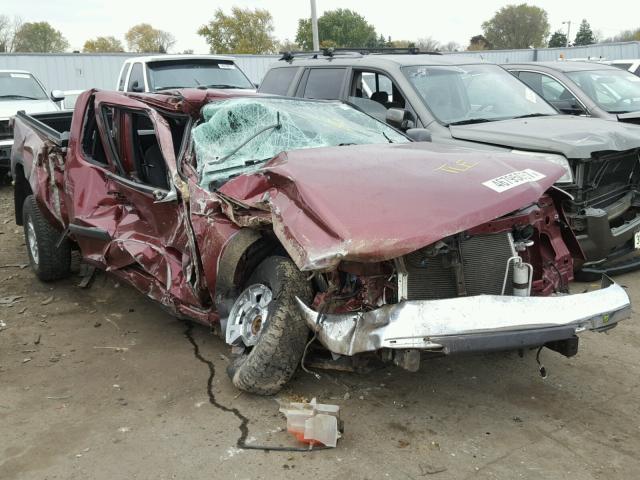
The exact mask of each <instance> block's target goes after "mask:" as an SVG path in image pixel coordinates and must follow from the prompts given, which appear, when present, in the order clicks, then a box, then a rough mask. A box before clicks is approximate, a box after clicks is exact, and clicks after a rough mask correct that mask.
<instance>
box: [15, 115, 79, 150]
mask: <svg viewBox="0 0 640 480" xmlns="http://www.w3.org/2000/svg"><path fill="white" fill-rule="evenodd" d="M72 115H73V111H61V112H47V113H32V114H27V113H25V112H24V111H20V112H18V113H17V114H16V117H17V118H19V119H20V120H21V121H22V122H24V123H25V124H27V125H29V126H30V127H31V128H33V129H34V130H36V131H37V132H38V133H40V134H41V135H44V136H45V137H46V138H47V139H48V140H50V141H52V142H53V143H55V144H56V145H58V146H59V147H66V146H67V142H68V141H69V130H70V128H71V117H72Z"/></svg>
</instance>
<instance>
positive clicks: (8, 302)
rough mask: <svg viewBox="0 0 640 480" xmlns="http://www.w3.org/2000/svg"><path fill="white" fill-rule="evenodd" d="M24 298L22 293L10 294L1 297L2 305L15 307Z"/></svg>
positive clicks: (0, 303)
mask: <svg viewBox="0 0 640 480" xmlns="http://www.w3.org/2000/svg"><path fill="white" fill-rule="evenodd" d="M21 299H22V295H9V296H8V297H0V305H2V306H3V307H13V306H14V305H15V304H16V303H18V302H19V301H20V300H21Z"/></svg>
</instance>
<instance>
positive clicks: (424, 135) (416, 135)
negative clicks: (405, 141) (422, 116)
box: [405, 128, 431, 142]
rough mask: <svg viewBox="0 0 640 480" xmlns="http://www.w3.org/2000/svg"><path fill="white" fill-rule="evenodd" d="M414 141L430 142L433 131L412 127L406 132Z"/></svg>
mask: <svg viewBox="0 0 640 480" xmlns="http://www.w3.org/2000/svg"><path fill="white" fill-rule="evenodd" d="M405 133H406V134H407V137H409V138H410V139H411V140H413V141H414V142H430V141H431V132H430V131H429V130H427V129H426V128H410V129H409V130H407V131H406V132H405Z"/></svg>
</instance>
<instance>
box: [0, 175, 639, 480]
mask: <svg viewBox="0 0 640 480" xmlns="http://www.w3.org/2000/svg"><path fill="white" fill-rule="evenodd" d="M0 205H1V208H0V299H2V300H0V321H1V323H0V329H1V331H0V433H1V435H0V478H1V479H5V480H9V479H21V480H22V479H25V480H26V479H133V478H136V479H170V478H178V479H185V478H189V479H197V478H214V479H218V478H220V479H222V478H238V479H271V478H322V479H327V480H329V479H341V480H342V479H345V478H346V479H353V480H356V479H378V478H383V479H384V478H392V479H396V478H397V479H418V478H437V479H465V478H478V479H489V478H500V479H514V478H524V479H556V478H579V479H581V480H587V479H608V480H611V479H630V478H637V477H638V472H640V455H638V451H640V402H638V400H639V399H640V380H639V379H640V326H639V325H638V315H637V314H634V317H633V318H632V319H631V320H628V321H626V322H624V323H623V324H621V325H620V326H619V327H618V328H616V329H614V330H613V331H611V333H610V334H594V333H588V334H585V335H584V336H583V337H582V339H581V348H580V352H579V354H578V355H577V356H576V357H574V358H571V359H567V358H564V357H562V356H560V355H558V354H556V353H554V352H551V351H549V350H544V351H543V352H542V356H541V358H542V361H543V362H544V364H545V366H546V368H547V370H548V373H549V376H548V378H546V379H543V378H541V377H540V375H539V374H538V369H537V366H536V362H535V355H534V354H532V353H528V354H526V355H525V357H524V358H520V357H518V356H517V355H516V354H514V353H504V354H495V355H486V356H475V357H458V358H438V359H434V360H429V361H427V362H423V364H422V368H421V370H420V372H418V373H415V374H412V373H408V372H405V371H403V370H401V369H398V368H394V367H389V368H386V369H384V370H381V371H377V372H375V373H371V374H367V375H356V374H352V373H336V372H332V373H326V372H321V375H322V377H321V378H320V379H319V380H317V379H316V378H314V377H313V376H311V375H309V374H306V373H304V372H298V374H297V375H296V376H295V378H294V380H293V381H292V382H291V384H290V385H289V387H288V388H287V389H286V390H285V391H283V392H281V394H280V395H278V396H277V397H272V398H264V397H255V396H251V395H248V394H239V392H238V391H237V390H235V389H234V388H233V387H232V386H231V384H230V382H229V380H228V378H227V376H226V373H225V368H226V364H227V355H228V349H227V347H226V345H225V344H224V342H223V341H221V340H220V339H218V338H217V337H215V336H213V335H212V334H211V333H210V332H209V331H208V329H207V328H204V327H202V326H197V325H196V326H193V327H189V326H188V325H187V324H185V323H184V322H182V321H178V320H176V319H175V318H173V317H171V316H170V315H168V314H167V313H165V312H164V311H162V310H161V309H160V308H158V306H156V305H155V304H153V303H152V302H151V301H149V300H147V299H146V298H145V297H143V296H142V295H140V294H138V293H136V292H135V291H133V290H132V289H130V288H128V287H127V286H126V285H119V284H117V283H116V282H115V280H114V279H113V278H111V277H108V276H106V275H99V276H98V277H97V278H96V279H95V281H94V283H93V285H92V287H91V288H90V289H86V290H83V289H81V288H79V287H77V286H76V284H77V283H78V278H77V277H75V278H72V279H69V280H67V281H63V282H59V283H55V284H43V283H41V282H39V281H37V280H36V279H35V277H34V276H33V274H32V273H31V271H30V269H29V268H23V267H24V266H25V264H26V263H27V255H26V250H25V247H24V240H23V234H22V229H21V227H17V226H16V225H15V223H14V221H13V202H12V190H11V187H6V186H5V187H1V188H0ZM638 279H640V273H639V274H633V275H627V276H623V277H620V278H619V282H620V283H621V284H623V285H625V286H626V287H627V288H628V289H629V292H630V294H631V295H632V298H640V288H639V286H640V285H639V283H638ZM10 297H17V298H14V299H13V301H12V299H11V298H10ZM194 346H196V347H197V348H198V349H199V355H196V351H195V348H194ZM210 367H211V368H210ZM210 374H213V377H212V380H211V382H212V383H211V385H212V388H211V392H212V394H213V395H214V397H215V398H214V400H215V402H214V403H211V402H210V398H209V395H208V391H207V381H208V379H209V377H210ZM312 397H317V398H318V401H321V402H325V403H335V404H338V405H340V407H341V409H342V418H343V419H344V422H345V434H344V438H343V439H342V440H340V442H339V444H338V447H337V448H336V449H335V450H325V451H314V452H303V453H297V452H294V453H292V452H270V453H265V452H262V451H251V450H240V449H238V448H236V442H237V440H238V438H239V437H240V436H241V429H240V427H241V425H242V423H243V419H246V422H247V424H246V426H247V428H248V434H247V440H248V441H249V442H255V443H256V444H274V445H294V444H295V443H294V442H293V441H292V440H291V439H290V438H289V437H288V435H287V434H286V432H283V431H282V430H283V427H284V426H285V421H284V418H283V417H281V415H280V414H279V413H278V405H279V404H278V402H286V401H290V400H292V399H300V398H306V399H311V398H312ZM215 403H217V404H219V405H221V406H222V407H223V409H221V408H218V407H216V406H215ZM232 408H235V409H237V410H236V413H234V412H232V411H230V410H229V409H232Z"/></svg>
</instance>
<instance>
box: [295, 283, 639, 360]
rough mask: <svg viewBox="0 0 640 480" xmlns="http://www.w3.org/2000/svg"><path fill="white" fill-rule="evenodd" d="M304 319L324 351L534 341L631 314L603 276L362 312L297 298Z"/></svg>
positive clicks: (507, 346) (445, 348)
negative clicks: (533, 293) (597, 282)
mask: <svg viewBox="0 0 640 480" xmlns="http://www.w3.org/2000/svg"><path fill="white" fill-rule="evenodd" d="M298 306H299V308H300V310H301V312H302V314H303V316H304V318H305V320H306V322H307V325H309V327H310V328H311V329H312V330H314V331H316V334H317V337H318V339H319V340H320V342H321V343H322V344H323V345H324V346H325V347H326V348H327V349H329V350H330V351H331V352H333V353H336V354H340V355H355V354H357V353H362V352H371V351H375V350H379V349H382V348H389V349H417V350H424V351H432V352H441V353H444V354H452V353H463V352H487V351H495V350H512V349H519V348H527V347H536V346H540V345H544V344H545V343H548V342H554V341H559V340H566V339H569V338H572V337H573V336H575V335H576V334H577V333H580V332H583V331H585V330H594V331H604V330H607V329H609V328H612V327H614V326H615V325H616V324H617V323H618V322H619V321H621V320H624V319H626V318H629V317H630V315H631V302H630V300H629V296H628V295H627V293H626V292H625V290H624V289H623V288H622V287H621V286H620V285H618V284H616V283H615V282H613V281H612V280H611V279H610V278H608V277H603V279H602V288H601V289H600V290H595V291H592V292H587V293H579V294H575V295H561V296H553V297H515V296H500V295H477V296H471V297H458V298H450V299H442V300H419V301H403V302H400V303H398V304H394V305H385V306H383V307H381V308H378V309H376V310H371V311H368V312H354V313H346V314H324V315H322V318H320V322H319V323H318V312H316V311H314V310H312V309H310V308H309V307H308V306H307V305H305V304H304V303H303V302H302V301H300V299H298Z"/></svg>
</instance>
